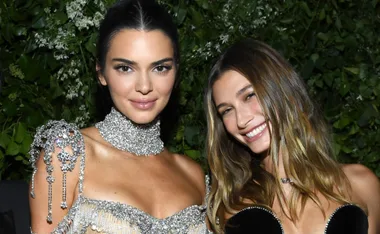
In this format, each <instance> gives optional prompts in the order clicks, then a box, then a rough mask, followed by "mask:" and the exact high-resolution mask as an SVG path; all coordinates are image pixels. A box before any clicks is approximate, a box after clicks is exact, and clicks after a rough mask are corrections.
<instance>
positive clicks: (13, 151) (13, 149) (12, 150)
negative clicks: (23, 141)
mask: <svg viewBox="0 0 380 234" xmlns="http://www.w3.org/2000/svg"><path fill="white" fill-rule="evenodd" d="M18 153H20V145H18V144H17V143H16V142H14V141H11V143H9V145H8V147H7V150H6V151H5V154H6V155H17V154H18Z"/></svg>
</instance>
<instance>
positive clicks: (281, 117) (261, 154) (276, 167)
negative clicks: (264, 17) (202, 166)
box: [205, 39, 380, 234]
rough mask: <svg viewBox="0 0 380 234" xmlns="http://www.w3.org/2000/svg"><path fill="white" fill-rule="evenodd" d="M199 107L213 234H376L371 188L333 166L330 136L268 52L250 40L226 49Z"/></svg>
mask: <svg viewBox="0 0 380 234" xmlns="http://www.w3.org/2000/svg"><path fill="white" fill-rule="evenodd" d="M205 102H206V103H205V104H206V112H207V122H208V136H207V138H208V139H207V150H208V157H209V165H210V168H211V172H212V188H211V193H210V197H209V201H208V202H209V210H208V215H209V219H210V222H211V224H212V227H213V229H214V231H216V232H217V233H223V232H225V233H227V234H230V233H257V234H260V233H266V234H277V233H308V234H313V233H315V234H322V233H327V234H332V233H334V234H336V233H345V234H359V233H360V234H362V233H370V234H375V233H379V232H380V183H379V180H378V178H377V177H376V176H375V175H374V174H373V173H372V172H371V171H370V170H369V169H368V168H366V167H365V166H362V165H340V164H339V163H338V162H336V161H335V160H334V159H333V153H332V146H331V142H332V141H331V139H330V134H329V128H328V126H327V125H326V123H325V122H324V120H323V117H322V116H321V115H320V112H319V111H318V110H317V109H316V108H315V106H314V104H313V103H312V100H311V99H310V97H309V96H308V94H307V91H306V89H305V86H304V84H303V82H302V80H301V78H300V77H299V76H298V75H297V73H296V72H295V71H294V69H293V68H292V67H291V66H290V65H289V64H288V62H286V60H285V59H284V58H283V57H282V56H281V55H280V54H279V53H278V52H276V51H275V50H274V49H272V48H271V47H269V46H268V45H266V44H265V43H262V42H259V41H255V40H252V39H246V40H243V41H241V42H238V43H236V44H235V45H233V46H232V47H230V48H229V49H227V51H226V52H225V53H224V54H223V55H221V57H220V58H219V60H218V61H217V62H216V64H215V65H214V67H213V69H212V71H211V74H210V76H209V80H208V88H207V91H206V96H205Z"/></svg>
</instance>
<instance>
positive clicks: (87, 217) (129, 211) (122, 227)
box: [54, 196, 211, 234]
mask: <svg viewBox="0 0 380 234" xmlns="http://www.w3.org/2000/svg"><path fill="white" fill-rule="evenodd" d="M205 211H206V206H205V205H192V206H189V207H187V208H185V209H183V210H181V211H179V212H177V213H176V214H174V215H172V216H169V217H167V218H164V219H158V218H155V217H153V216H151V215H149V214H147V213H145V212H144V211H142V210H140V209H137V208H135V207H133V206H130V205H128V204H122V203H119V202H113V201H105V200H96V199H90V198H86V197H84V196H80V197H79V198H78V199H77V201H76V202H75V203H74V205H73V206H72V208H71V209H70V210H69V213H68V215H67V216H66V217H65V219H64V220H63V221H62V222H60V223H59V225H58V227H57V228H56V229H55V230H54V233H60V234H61V233H62V234H63V233H78V234H84V233H93V232H94V233H97V232H99V233H110V234H111V233H112V234H119V233H120V234H121V233H122V234H128V233H133V234H141V233H144V234H164V233H165V234H166V233H173V234H185V233H187V234H195V233H196V234H200V233H211V232H209V231H208V229H207V226H206V224H205V219H206V212H205Z"/></svg>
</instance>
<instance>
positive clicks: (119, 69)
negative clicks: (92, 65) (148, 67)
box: [115, 65, 132, 72]
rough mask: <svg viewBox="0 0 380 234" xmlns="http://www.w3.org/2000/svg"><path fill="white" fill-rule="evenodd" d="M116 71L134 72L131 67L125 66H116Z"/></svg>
mask: <svg viewBox="0 0 380 234" xmlns="http://www.w3.org/2000/svg"><path fill="white" fill-rule="evenodd" d="M115 69H116V70H117V71H119V72H131V71H132V68H131V67H129V66H125V65H118V66H115Z"/></svg>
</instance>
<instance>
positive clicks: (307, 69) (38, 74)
mask: <svg viewBox="0 0 380 234" xmlns="http://www.w3.org/2000/svg"><path fill="white" fill-rule="evenodd" d="M113 2H114V0H2V1H1V3H0V71H1V77H2V81H1V91H0V92H1V93H0V179H27V178H28V177H29V175H30V167H29V163H28V158H29V155H28V150H29V145H30V143H31V142H32V137H33V134H34V132H35V130H36V127H37V126H39V125H41V124H43V123H45V122H46V121H47V120H48V119H66V120H67V121H71V122H76V123H77V124H79V125H80V126H83V127H84V126H88V125H91V124H93V123H94V122H95V121H96V118H95V108H96V105H95V101H94V100H95V99H94V97H95V90H96V85H97V83H96V80H95V73H94V70H95V69H94V68H95V64H94V61H95V57H94V54H95V42H96V38H97V28H98V26H99V21H100V20H101V19H102V17H103V14H104V12H105V9H106V8H107V6H109V5H110V4H112V3H113ZM160 3H162V4H163V5H165V7H167V9H168V11H170V13H171V14H172V15H173V17H174V19H175V21H176V23H177V25H178V27H179V31H180V37H181V49H182V60H181V68H180V71H181V78H182V83H181V95H180V104H181V106H180V108H181V109H180V113H181V120H180V124H179V127H178V130H177V131H176V135H175V136H174V137H173V139H172V141H171V143H170V144H169V148H170V149H171V150H173V151H176V152H181V153H185V154H187V155H189V156H190V157H192V158H194V159H195V160H197V161H199V162H200V163H202V165H204V166H205V155H204V151H203V149H204V141H205V135H206V123H205V118H204V112H203V106H202V104H203V102H202V100H203V97H202V93H203V90H204V85H205V81H206V79H207V74H208V72H209V70H210V67H211V64H212V62H213V60H214V59H215V58H216V57H217V56H218V55H219V54H220V53H221V51H223V49H224V48H226V47H227V46H229V45H230V44H231V43H233V42H235V41H236V40H239V39H241V38H243V37H252V38H256V39H259V40H262V41H265V42H267V43H268V44H270V45H272V46H273V47H275V48H276V49H278V50H279V51H281V53H283V55H284V56H285V57H286V58H287V59H288V60H289V61H290V62H291V64H292V65H293V66H294V67H295V68H296V70H297V71H298V72H299V73H300V74H301V76H302V77H303V78H304V79H305V81H306V83H307V85H308V88H309V91H310V94H311V95H312V96H313V97H314V98H315V99H316V100H317V103H318V104H320V106H321V108H322V110H323V111H324V114H325V116H326V118H327V120H328V121H329V123H330V124H331V128H332V131H333V134H334V151H335V154H336V156H337V157H338V159H339V160H341V161H342V162H350V163H351V162H354V163H356V162H358V163H363V164H365V165H366V166H368V167H370V168H371V169H372V170H373V171H374V172H375V173H376V174H377V175H378V176H380V165H379V164H380V129H379V128H380V118H379V106H380V98H379V95H380V51H379V48H380V17H379V15H380V3H378V0H363V1H357V0H329V1H323V0H319V1H318V0H310V1H296V0H286V1H283V0H278V1H276V0H166V1H165V0H162V1H160ZM205 167H206V166H205Z"/></svg>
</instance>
